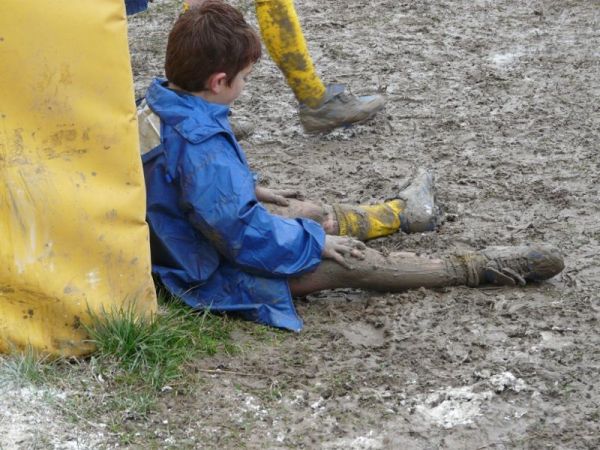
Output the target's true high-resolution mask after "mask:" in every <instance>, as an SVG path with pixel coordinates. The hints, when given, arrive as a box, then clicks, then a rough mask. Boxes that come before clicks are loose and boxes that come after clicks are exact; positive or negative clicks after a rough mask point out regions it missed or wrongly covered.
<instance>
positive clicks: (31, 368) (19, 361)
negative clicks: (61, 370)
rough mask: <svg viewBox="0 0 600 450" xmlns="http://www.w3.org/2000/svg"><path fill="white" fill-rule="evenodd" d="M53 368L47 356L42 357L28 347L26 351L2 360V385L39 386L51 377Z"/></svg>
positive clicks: (0, 382) (14, 353) (0, 378)
mask: <svg viewBox="0 0 600 450" xmlns="http://www.w3.org/2000/svg"><path fill="white" fill-rule="evenodd" d="M53 366H54V362H53V361H50V360H49V359H48V357H46V356H40V355H39V354H38V353H37V352H35V351H34V350H33V349H32V348H31V347H27V348H26V349H25V350H24V351H15V352H13V353H12V354H11V355H9V356H7V357H6V358H3V359H2V360H1V363H0V384H1V385H11V386H24V385H26V384H32V385H35V386H39V385H41V384H43V383H45V382H46V381H47V380H48V378H49V377H51V375H52V373H53Z"/></svg>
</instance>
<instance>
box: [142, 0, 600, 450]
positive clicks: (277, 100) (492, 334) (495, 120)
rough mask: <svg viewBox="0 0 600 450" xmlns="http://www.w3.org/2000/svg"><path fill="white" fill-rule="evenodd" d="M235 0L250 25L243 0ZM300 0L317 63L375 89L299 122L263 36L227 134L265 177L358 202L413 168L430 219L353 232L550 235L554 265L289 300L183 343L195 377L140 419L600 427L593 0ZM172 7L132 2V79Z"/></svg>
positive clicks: (454, 237)
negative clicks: (366, 111) (552, 273)
mask: <svg viewBox="0 0 600 450" xmlns="http://www.w3.org/2000/svg"><path fill="white" fill-rule="evenodd" d="M232 3H234V4H236V5H238V6H239V7H240V8H241V9H242V10H243V11H244V12H245V14H246V15H247V17H248V19H249V20H250V21H251V22H253V23H254V24H256V20H255V15H254V12H253V2H250V1H247V0H246V1H243V0H238V1H234V2H232ZM297 3H298V5H297V8H298V12H299V15H300V17H301V20H302V22H303V26H304V30H305V34H306V37H307V41H308V45H309V49H310V51H311V53H312V55H313V58H314V60H315V64H316V66H317V68H318V70H319V71H320V73H321V74H322V75H323V77H324V79H326V80H327V81H328V82H341V83H346V84H348V85H349V86H350V88H351V89H352V90H353V91H354V92H358V93H369V92H373V91H374V90H376V89H379V90H380V91H382V92H385V94H386V95H387V98H388V104H387V106H386V109H385V111H383V112H381V113H380V114H378V115H377V117H376V118H375V119H374V120H372V121H371V122H369V123H368V124H364V125H360V126H356V127H354V128H351V129H348V130H340V131H336V132H333V133H331V134H328V135H324V136H310V135H306V134H305V133H304V132H303V131H302V129H301V127H300V125H299V121H298V116H297V111H296V107H295V102H294V99H293V95H292V93H291V91H290V89H289V88H288V87H287V86H286V85H285V83H284V80H283V78H282V76H281V74H280V73H279V71H278V70H277V68H276V67H275V66H274V64H273V63H272V62H271V61H270V60H269V58H268V56H265V57H264V58H263V60H262V61H261V62H260V64H258V65H257V67H256V69H255V71H254V74H253V75H252V80H251V82H250V83H249V86H248V90H247V92H246V93H245V94H244V95H243V97H242V98H241V100H240V101H239V102H238V103H237V104H236V106H235V108H234V117H241V118H245V119H248V118H251V119H255V118H260V120H259V119H255V120H256V124H257V131H256V132H255V134H254V135H253V136H252V137H251V138H250V139H249V140H246V141H244V142H243V147H244V148H245V150H246V152H247V154H248V158H249V161H250V163H251V165H252V166H253V168H254V169H256V170H257V171H259V172H260V173H261V176H262V183H263V184H264V185H265V186H269V187H278V188H288V189H301V190H302V191H303V192H304V193H305V194H306V196H307V198H315V199H317V200H320V201H322V202H324V203H327V204H334V203H354V202H356V203H359V202H360V203H369V202H373V201H380V200H383V199H389V198H394V197H395V196H396V194H397V193H398V192H399V190H400V188H401V187H402V186H403V184H404V183H405V181H406V177H407V176H408V174H410V173H411V172H412V171H413V169H414V167H421V166H427V167H430V168H432V169H433V170H434V171H435V174H436V181H437V186H438V200H439V202H440V203H441V204H442V207H443V209H444V211H445V214H446V221H445V223H443V224H442V225H441V227H440V228H439V230H438V231H436V232H432V233H422V234H415V235H405V234H396V235H394V236H391V237H389V238H385V239H381V240H376V241H372V242H370V243H369V245H370V246H371V247H373V248H377V249H380V250H384V251H395V250H402V251H412V252H417V253H420V254H427V255H432V256H440V255H443V254H446V253H448V252H454V251H468V250H473V249H479V248H483V247H485V246H488V245H507V244H518V243H523V242H548V243H551V244H554V245H556V246H558V247H559V248H560V249H561V251H562V252H563V254H564V256H565V261H566V269H565V270H564V271H563V273H562V274H561V275H559V276H558V277H556V278H554V279H552V280H551V281H549V282H545V283H541V284H539V285H531V286H527V287H525V288H492V289H469V288H462V287H455V288H446V289H438V290H428V289H419V290H415V291H410V292H405V293H400V294H372V293H364V292H359V291H353V290H338V291H331V292H328V293H324V294H320V295H317V296H311V297H308V298H305V299H300V300H299V301H298V302H297V307H298V309H299V312H300V313H301V315H302V316H303V318H304V320H305V329H304V331H303V332H301V333H300V334H298V335H292V334H281V335H280V334H277V335H275V337H274V338H273V339H268V340H266V341H265V342H261V343H258V344H254V345H252V346H251V347H250V348H247V349H246V350H245V351H243V353H242V354H241V355H237V356H232V357H228V356H219V357H214V358H212V359H207V360H203V361H201V362H200V363H199V364H200V366H201V369H202V370H205V371H207V372H203V373H205V375H206V376H205V377H204V384H203V385H202V386H201V387H199V388H198V389H197V391H194V392H192V393H190V394H188V395H185V396H182V397H177V398H174V397H173V398H170V397H168V396H165V399H164V405H163V408H162V410H161V411H160V413H158V414H156V415H155V416H154V417H152V418H151V421H150V422H147V423H145V424H142V423H140V424H138V425H136V426H137V427H138V428H139V429H142V428H143V427H151V428H152V430H153V433H154V434H153V436H154V437H153V439H155V441H156V444H157V445H158V446H163V445H166V444H169V445H172V446H174V447H177V448H185V447H186V446H187V447H194V446H197V447H203V448H240V447H247V448H325V449H348V448H350V449H390V448H403V449H435V448H452V449H459V448H461V449H462V448H468V449H475V448H478V449H484V448H493V449H505V448H506V449H508V448H536V449H537V448H553V449H554V448H564V449H567V448H568V449H584V448H589V449H592V448H598V447H600V437H599V436H600V425H599V424H600V406H599V404H600V387H599V385H600V383H598V381H599V379H600V378H599V375H598V370H599V368H600V353H599V352H600V351H599V348H600V337H599V333H598V319H599V315H600V299H599V295H598V292H599V291H600V270H599V262H600V257H599V256H598V254H599V250H600V244H599V240H600V225H599V224H600V220H599V219H600V214H599V206H598V203H599V202H598V183H599V172H600V171H599V169H600V167H599V166H600V156H599V154H598V150H599V148H598V142H600V139H599V138H600V132H599V129H600V110H599V106H598V98H599V96H600V70H599V69H600V67H599V65H600V63H599V61H600V53H599V50H598V49H599V48H600V32H599V29H600V28H599V25H600V22H599V21H600V5H599V3H598V2H597V1H590V0H561V1H558V0H556V1H553V0H528V1H517V0H498V1H488V0H454V1H447V0H446V1H440V0H435V1H434V0H427V1H425V0H417V1H412V2H398V1H396V0H374V1H366V0H349V1H341V0H331V1H329V2H325V3H323V2H318V1H316V0H306V1H302V2H297ZM176 9H177V3H176V2H172V1H164V0H163V1H159V0H156V1H155V2H154V3H153V4H152V5H151V10H150V12H149V13H147V14H141V15H138V16H136V17H134V18H133V19H132V20H131V21H130V22H131V27H130V41H131V48H132V59H133V63H134V75H135V80H136V90H137V92H138V94H140V93H142V92H143V90H144V89H145V87H146V86H147V85H148V83H149V82H150V80H151V79H152V77H154V76H156V75H160V74H161V73H162V68H161V65H162V50H163V47H164V38H165V36H166V33H167V31H168V28H169V25H170V23H171V21H172V19H173V17H174V14H175V11H176ZM238 334H239V335H238V336H236V338H237V339H238V340H239V342H246V341H248V339H249V337H248V336H246V335H245V334H246V333H245V332H243V331H240V332H239V333H238Z"/></svg>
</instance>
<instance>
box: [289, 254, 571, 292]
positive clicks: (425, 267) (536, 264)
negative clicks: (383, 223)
mask: <svg viewBox="0 0 600 450" xmlns="http://www.w3.org/2000/svg"><path fill="white" fill-rule="evenodd" d="M364 254H365V259H363V260H357V259H352V265H353V268H352V269H346V268H344V267H342V266H341V265H339V264H337V263H336V262H333V261H331V260H325V261H323V262H322V263H321V265H320V266H319V267H318V268H317V270H315V271H314V272H312V273H309V274H305V275H302V276H300V277H297V278H291V279H290V280H289V285H290V289H291V291H292V294H293V295H306V294H310V293H311V292H316V291H320V290H323V289H334V288H340V287H351V288H361V289H369V290H375V291H383V292H397V291H403V290H406V289H412V288H419V287H426V288H434V287H444V286H457V285H467V286H472V287H475V286H479V285H481V284H486V283H490V284H499V285H508V286H514V285H516V284H520V285H524V284H526V282H528V281H542V280H547V279H549V278H552V277H553V276H555V275H557V274H558V273H560V272H561V271H562V270H563V269H564V267H565V266H564V261H563V258H562V256H561V255H560V252H559V251H558V249H557V248H556V247H553V246H551V245H540V244H533V245H530V244H524V245H520V246H509V247H489V248H487V249H485V250H481V251H476V252H469V253H463V254H457V255H448V256H444V257H443V258H428V257H423V256H418V255H416V254H414V253H406V252H395V253H390V254H389V255H388V256H384V255H382V254H381V253H379V252H377V251H375V250H372V249H366V250H364Z"/></svg>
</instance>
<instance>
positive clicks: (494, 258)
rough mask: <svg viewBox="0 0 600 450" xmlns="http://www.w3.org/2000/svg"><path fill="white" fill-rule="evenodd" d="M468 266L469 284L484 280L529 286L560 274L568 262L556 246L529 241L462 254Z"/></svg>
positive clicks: (479, 282)
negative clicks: (528, 284)
mask: <svg viewBox="0 0 600 450" xmlns="http://www.w3.org/2000/svg"><path fill="white" fill-rule="evenodd" d="M461 259H463V262H464V263H465V267H466V268H467V284H468V285H469V286H479V285H480V284H483V283H490V284H497V285H503V286H515V285H517V284H518V285H521V286H525V284H527V281H542V280H547V279H549V278H552V277H553V276H555V275H557V274H559V273H560V272H561V271H562V270H563V269H564V268H565V264H564V261H563V258H562V256H560V253H559V251H558V249H557V248H556V247H553V246H551V245H539V244H525V245H520V246H515V247H489V248H487V249H485V250H482V251H480V252H476V253H470V254H468V255H464V256H462V257H461Z"/></svg>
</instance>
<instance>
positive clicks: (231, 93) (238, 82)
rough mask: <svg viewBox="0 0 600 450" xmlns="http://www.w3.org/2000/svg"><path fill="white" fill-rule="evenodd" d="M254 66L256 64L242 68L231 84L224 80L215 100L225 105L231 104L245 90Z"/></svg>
mask: <svg viewBox="0 0 600 450" xmlns="http://www.w3.org/2000/svg"><path fill="white" fill-rule="evenodd" d="M253 67H254V64H250V65H249V66H248V67H245V68H244V69H242V70H241V71H240V72H239V73H238V74H237V75H236V76H235V78H234V79H233V81H232V82H231V86H227V83H226V82H225V80H223V84H222V85H221V88H220V89H219V91H220V92H219V93H218V94H217V98H215V101H216V102H217V103H221V104H223V105H231V104H232V103H233V102H234V101H235V99H237V98H238V97H239V96H240V94H241V93H242V91H243V90H244V86H246V81H248V77H249V75H250V72H252V68H253Z"/></svg>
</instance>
